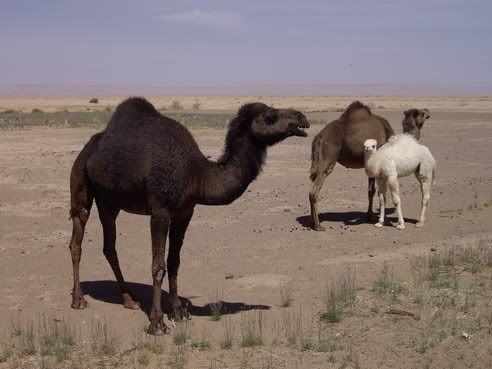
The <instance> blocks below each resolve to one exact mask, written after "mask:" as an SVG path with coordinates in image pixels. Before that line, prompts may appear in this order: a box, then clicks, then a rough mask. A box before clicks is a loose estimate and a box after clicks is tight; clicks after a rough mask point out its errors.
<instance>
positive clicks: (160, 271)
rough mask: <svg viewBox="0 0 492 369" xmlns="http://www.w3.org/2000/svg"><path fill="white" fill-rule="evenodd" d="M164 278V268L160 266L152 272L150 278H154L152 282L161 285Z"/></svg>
mask: <svg viewBox="0 0 492 369" xmlns="http://www.w3.org/2000/svg"><path fill="white" fill-rule="evenodd" d="M165 276H166V267H165V266H161V267H158V268H155V269H154V270H153V273H152V277H153V278H154V282H157V283H162V281H163V280H164V277H165Z"/></svg>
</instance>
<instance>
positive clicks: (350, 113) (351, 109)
mask: <svg viewBox="0 0 492 369" xmlns="http://www.w3.org/2000/svg"><path fill="white" fill-rule="evenodd" d="M370 115H371V108H370V107H368V106H367V105H364V104H363V103H361V102H360V101H358V100H357V101H354V102H353V103H352V104H350V105H349V106H347V109H345V111H344V112H343V113H342V115H341V116H340V118H341V119H342V120H345V119H350V118H352V119H354V118H355V119H357V118H359V119H364V118H367V117H369V116H370Z"/></svg>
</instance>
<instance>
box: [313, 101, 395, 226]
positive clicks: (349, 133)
mask: <svg viewBox="0 0 492 369" xmlns="http://www.w3.org/2000/svg"><path fill="white" fill-rule="evenodd" d="M393 134H394V132H393V128H391V125H390V124H389V123H388V121H387V120H386V119H384V118H382V117H380V116H377V115H375V114H372V113H371V109H370V108H369V107H368V106H366V105H364V104H362V103H361V102H359V101H354V102H353V103H352V104H350V105H349V106H348V107H347V109H346V110H345V112H343V113H342V115H341V116H340V118H338V119H336V120H334V121H332V122H331V123H328V124H327V125H326V127H324V128H323V129H322V130H321V131H320V132H319V133H318V134H317V135H316V136H315V137H314V139H313V143H312V151H311V171H310V178H311V181H312V182H313V185H312V189H311V191H310V192H309V202H310V204H311V218H312V224H313V229H314V230H315V231H324V230H325V228H324V227H322V226H321V225H320V223H319V217H318V195H319V191H320V190H321V187H323V183H324V181H325V178H326V177H327V176H328V175H329V174H330V173H331V172H332V171H333V168H334V167H335V164H336V163H337V162H338V163H340V164H342V165H343V166H344V167H346V168H351V169H352V168H353V169H358V168H364V146H363V144H364V141H365V140H367V139H369V138H374V139H376V140H377V142H378V144H379V145H383V144H384V143H385V142H386V141H387V140H388V138H389V137H390V136H392V135H393ZM375 192H376V189H375V183H374V178H369V186H368V198H369V206H368V209H367V217H368V218H369V219H370V218H371V217H372V203H373V198H374V193H375Z"/></svg>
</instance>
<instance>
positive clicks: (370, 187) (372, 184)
mask: <svg viewBox="0 0 492 369" xmlns="http://www.w3.org/2000/svg"><path fill="white" fill-rule="evenodd" d="M375 193H376V180H375V178H368V184H367V197H368V200H369V201H368V203H369V205H368V207H367V214H366V219H367V220H371V219H372V216H373V213H372V204H373V201H374V194H375Z"/></svg>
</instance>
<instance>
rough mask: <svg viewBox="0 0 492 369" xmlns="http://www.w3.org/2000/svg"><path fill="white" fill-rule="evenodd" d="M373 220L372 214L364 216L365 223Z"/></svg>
mask: <svg viewBox="0 0 492 369" xmlns="http://www.w3.org/2000/svg"><path fill="white" fill-rule="evenodd" d="M373 218H374V213H367V214H366V221H368V222H369V221H371V220H372V219H373Z"/></svg>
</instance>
